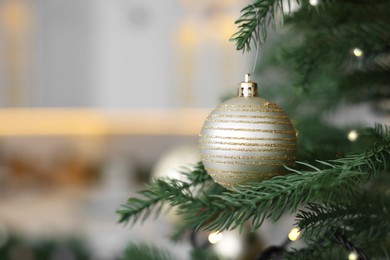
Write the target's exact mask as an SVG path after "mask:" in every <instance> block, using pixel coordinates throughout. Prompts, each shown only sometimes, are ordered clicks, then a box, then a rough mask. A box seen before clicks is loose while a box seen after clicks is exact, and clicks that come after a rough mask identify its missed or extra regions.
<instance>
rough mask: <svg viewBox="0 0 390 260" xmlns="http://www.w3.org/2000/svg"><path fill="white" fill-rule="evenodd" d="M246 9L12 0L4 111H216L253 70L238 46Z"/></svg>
mask: <svg viewBox="0 0 390 260" xmlns="http://www.w3.org/2000/svg"><path fill="white" fill-rule="evenodd" d="M243 5H244V3H243V2H242V1H238V0H223V1H222V0H221V1H205V0H201V1H200V0H198V1H196V0H159V1H152V0H39V1H33V0H3V1H1V2H0V12H1V14H2V17H3V18H2V19H0V60H1V61H0V75H1V76H2V77H1V80H0V91H1V92H2V94H3V95H1V98H0V106H3V107H25V106H33V107H37V106H38V107H42V106H43V107H99V108H134V107H136V108H145V107H157V108H176V107H212V106H214V105H215V104H217V103H218V101H219V99H220V98H221V96H223V95H225V94H226V93H227V92H229V93H232V92H234V91H235V89H236V88H235V87H236V84H237V83H238V82H240V81H241V80H242V75H243V74H244V73H245V72H247V71H249V70H250V69H251V68H250V67H251V65H252V62H253V60H252V58H249V59H246V58H245V56H243V55H242V54H241V53H240V52H237V51H236V50H235V46H234V44H233V43H231V42H229V41H228V40H229V37H230V36H231V35H232V34H233V33H234V32H235V30H236V28H235V25H234V20H235V19H237V18H238V16H239V10H240V9H241V8H242V7H243ZM249 56H251V55H249Z"/></svg>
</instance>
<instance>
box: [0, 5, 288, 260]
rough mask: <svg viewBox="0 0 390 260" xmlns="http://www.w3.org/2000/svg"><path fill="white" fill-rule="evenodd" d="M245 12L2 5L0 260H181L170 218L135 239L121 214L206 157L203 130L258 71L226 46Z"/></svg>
mask: <svg viewBox="0 0 390 260" xmlns="http://www.w3.org/2000/svg"><path fill="white" fill-rule="evenodd" d="M246 2H247V1H238V0H223V1H222V0H220V1H206V0H202V1H200V0H159V1H152V0H82V1H80V0H0V107H1V109H0V259H23V260H30V259H88V258H91V259H114V258H116V257H118V256H119V255H120V254H121V252H122V251H123V249H124V248H125V246H126V245H127V244H128V243H129V242H142V241H146V242H147V243H151V244H156V245H158V246H161V247H169V248H170V249H172V251H174V252H176V254H177V255H178V257H179V259H185V257H186V256H187V251H188V248H189V247H190V246H189V243H187V242H184V243H182V244H176V245H175V244H172V243H171V242H170V241H169V239H168V238H167V236H168V235H169V232H170V220H169V217H167V218H164V217H161V218H159V219H158V221H156V222H155V221H146V223H144V224H143V225H142V226H141V225H136V226H134V227H133V228H131V229H129V228H127V227H124V226H122V225H118V224H117V223H116V222H117V220H118V218H117V216H116V214H115V210H116V209H118V208H119V206H120V204H121V203H124V202H125V201H126V199H127V198H128V197H129V196H132V195H134V194H135V192H136V191H137V190H139V189H141V188H142V187H143V185H144V184H145V183H146V182H147V181H148V180H149V179H150V178H151V176H167V175H169V174H172V173H173V174H174V173H175V172H177V170H179V169H180V167H181V166H183V165H184V166H188V165H192V164H194V163H196V162H197V161H198V160H199V155H198V152H197V136H198V132H199V130H200V128H201V126H202V123H203V120H204V119H205V117H206V116H207V114H208V113H209V111H210V109H211V108H212V107H214V106H215V105H217V104H218V103H219V101H220V99H221V97H222V96H225V95H231V94H233V93H235V91H236V86H237V84H238V82H240V81H242V79H243V75H244V73H245V72H247V71H250V70H251V69H252V66H253V62H254V59H253V56H254V55H253V53H249V54H247V55H243V54H242V53H241V52H237V51H235V46H234V44H233V43H230V42H229V41H228V39H229V38H230V36H231V35H232V34H233V33H234V31H235V29H236V28H235V25H234V20H235V19H237V17H238V15H239V10H240V9H241V8H242V7H243V6H244V4H246ZM288 228H289V227H288ZM181 256H182V258H181Z"/></svg>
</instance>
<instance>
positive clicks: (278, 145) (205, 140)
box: [199, 139, 296, 148]
mask: <svg viewBox="0 0 390 260" xmlns="http://www.w3.org/2000/svg"><path fill="white" fill-rule="evenodd" d="M199 142H200V143H206V144H223V145H237V146H259V147H262V146H265V147H294V148H295V147H296V144H289V143H286V144H284V143H271V144H264V143H232V142H219V141H214V140H207V139H200V140H199Z"/></svg>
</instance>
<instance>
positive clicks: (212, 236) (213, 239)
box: [209, 231, 223, 244]
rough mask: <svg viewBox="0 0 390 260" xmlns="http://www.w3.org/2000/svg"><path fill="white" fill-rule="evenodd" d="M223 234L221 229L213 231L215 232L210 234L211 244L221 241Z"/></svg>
mask: <svg viewBox="0 0 390 260" xmlns="http://www.w3.org/2000/svg"><path fill="white" fill-rule="evenodd" d="M222 237H223V235H222V233H221V232H219V231H216V232H213V233H210V234H209V242H210V243H211V244H216V243H218V242H219V241H221V239H222Z"/></svg>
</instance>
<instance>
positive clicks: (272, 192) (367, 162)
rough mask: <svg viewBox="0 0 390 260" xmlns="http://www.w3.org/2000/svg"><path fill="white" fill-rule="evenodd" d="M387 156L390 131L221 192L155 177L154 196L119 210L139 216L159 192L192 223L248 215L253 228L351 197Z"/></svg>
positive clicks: (199, 225)
mask: <svg viewBox="0 0 390 260" xmlns="http://www.w3.org/2000/svg"><path fill="white" fill-rule="evenodd" d="M389 157H390V135H389V134H388V133H386V135H385V136H384V137H383V138H382V140H381V142H380V143H379V144H378V145H376V146H374V147H373V148H372V149H371V150H367V151H366V152H364V153H361V154H356V155H351V156H348V157H345V158H341V159H337V160H332V161H327V162H322V161H319V163H320V164H322V165H323V167H324V169H320V168H318V167H314V166H312V165H309V164H305V163H301V164H303V166H306V167H307V169H309V170H306V171H305V170H295V169H290V171H291V173H290V174H287V175H284V176H277V177H274V178H272V179H269V180H266V181H262V182H258V183H249V184H246V185H242V186H239V187H236V188H232V189H231V190H229V191H222V192H221V193H219V194H207V193H203V192H198V193H199V194H196V195H194V194H192V193H191V192H190V191H188V189H187V187H188V186H192V185H191V184H190V183H189V184H184V183H183V182H180V181H175V180H167V181H163V180H156V181H155V182H153V183H152V185H151V187H152V190H151V192H152V193H153V196H154V197H152V199H149V198H147V199H139V200H136V202H137V203H136V204H135V205H133V201H134V199H130V200H129V202H128V203H127V204H126V205H124V206H123V208H122V209H121V210H120V211H119V213H120V214H121V216H122V217H121V221H122V222H123V221H128V220H129V219H133V220H136V219H137V216H139V215H140V214H141V213H142V211H144V209H145V208H148V207H149V204H150V201H151V200H152V202H154V200H157V198H158V199H159V200H160V201H162V200H164V201H167V202H169V204H170V205H176V206H178V209H177V213H178V214H179V215H182V216H183V218H184V220H185V221H186V223H187V224H188V227H189V228H195V229H204V230H220V231H222V230H228V229H234V228H237V227H241V228H242V227H243V226H244V224H245V223H246V222H247V221H248V220H250V221H251V222H252V226H253V229H257V228H259V227H260V226H261V224H262V222H263V221H264V219H266V218H270V219H272V220H273V221H276V220H278V219H279V218H280V217H281V215H282V214H283V213H285V212H288V211H289V212H296V211H297V209H298V207H299V206H300V205H302V204H307V203H310V202H317V203H320V202H323V203H330V202H332V201H333V202H340V203H341V202H345V201H348V200H350V199H351V198H353V197H354V196H356V194H358V193H359V192H360V188H361V185H362V184H363V183H365V182H367V181H368V180H370V179H371V178H372V177H374V176H377V175H380V174H381V173H382V172H383V171H384V170H385V169H387V164H388V163H389ZM201 173H202V174H205V173H204V172H203V171H201ZM200 179H201V180H208V178H204V177H200ZM143 205H144V206H145V207H144V206H143Z"/></svg>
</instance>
